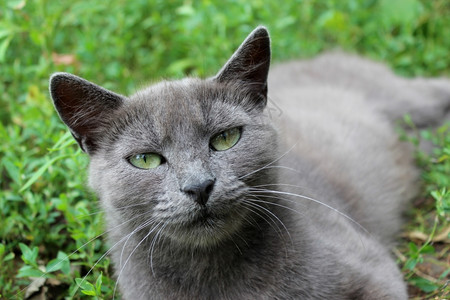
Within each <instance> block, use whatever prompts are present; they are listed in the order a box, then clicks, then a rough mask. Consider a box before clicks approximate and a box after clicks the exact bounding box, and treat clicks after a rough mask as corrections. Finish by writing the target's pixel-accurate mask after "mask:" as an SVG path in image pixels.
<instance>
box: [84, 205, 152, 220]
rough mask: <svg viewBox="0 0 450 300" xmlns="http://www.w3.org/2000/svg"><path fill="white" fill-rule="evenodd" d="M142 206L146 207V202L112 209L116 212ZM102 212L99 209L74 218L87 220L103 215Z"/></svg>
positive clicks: (102, 210)
mask: <svg viewBox="0 0 450 300" xmlns="http://www.w3.org/2000/svg"><path fill="white" fill-rule="evenodd" d="M142 205H148V202H147V201H146V202H142V203H136V204H130V205H125V206H119V207H114V208H115V209H117V210H122V209H128V208H131V207H136V206H142ZM104 212H105V210H104V209H99V210H97V211H94V212H92V213H89V214H83V215H78V216H76V218H77V219H82V218H87V217H90V216H93V215H98V214H101V213H104Z"/></svg>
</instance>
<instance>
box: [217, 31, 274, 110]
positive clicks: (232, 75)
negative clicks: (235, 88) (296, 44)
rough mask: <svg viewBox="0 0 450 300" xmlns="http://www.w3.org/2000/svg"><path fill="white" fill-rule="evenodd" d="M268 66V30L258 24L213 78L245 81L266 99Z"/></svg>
mask: <svg viewBox="0 0 450 300" xmlns="http://www.w3.org/2000/svg"><path fill="white" fill-rule="evenodd" d="M269 66H270V37H269V32H268V31H267V29H266V28H265V27H263V26H259V27H257V28H256V29H255V30H253V31H252V33H250V35H249V36H248V37H247V38H246V39H245V40H244V42H243V43H242V44H241V45H240V46H239V48H238V49H237V50H236V52H235V53H234V54H233V56H231V58H230V59H229V60H228V62H227V63H226V64H225V65H224V66H223V67H222V69H221V70H220V71H219V73H218V74H217V75H216V76H215V77H214V79H215V80H217V81H218V82H229V81H242V82H243V83H247V84H248V86H249V87H251V88H252V89H253V90H254V91H255V92H257V93H258V94H259V95H262V96H263V98H264V100H265V101H266V98H267V75H268V73H269Z"/></svg>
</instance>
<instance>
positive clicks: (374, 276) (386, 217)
mask: <svg viewBox="0 0 450 300" xmlns="http://www.w3.org/2000/svg"><path fill="white" fill-rule="evenodd" d="M269 60H270V45H269V37H268V33H267V31H266V29H265V28H263V27H258V28H257V29H255V31H253V32H252V33H251V34H250V35H249V37H248V38H247V39H246V40H245V41H244V43H243V44H242V45H241V47H240V48H239V49H238V50H237V51H236V53H235V54H234V55H233V56H232V58H231V59H230V60H229V62H228V63H227V64H226V65H225V66H224V67H223V68H222V69H221V71H220V72H219V73H218V74H217V75H216V76H215V77H213V78H210V79H206V80H200V79H190V78H189V79H184V80H181V81H164V82H161V83H159V84H156V85H153V86H150V87H149V88H147V89H144V90H142V91H140V92H138V93H136V94H135V95H133V96H131V97H128V98H127V97H123V96H120V95H117V94H114V93H112V92H109V91H106V90H104V89H102V88H100V87H98V86H96V85H94V84H92V83H88V82H87V81H85V80H83V79H80V78H78V77H76V76H74V75H71V74H66V73H57V74H55V75H53V76H52V78H51V83H50V90H51V93H52V98H53V100H54V103H55V107H56V109H57V110H58V112H59V114H60V116H61V118H62V120H63V121H64V122H65V123H66V124H67V125H68V126H69V128H70V130H71V131H72V133H73V134H74V136H75V138H76V139H77V141H78V142H79V143H80V145H81V146H82V147H83V149H84V150H85V151H86V152H87V153H88V154H89V155H90V161H91V163H90V181H89V182H90V186H91V187H92V188H93V189H94V190H95V191H96V192H97V194H98V196H99V198H100V200H101V204H102V206H103V208H104V210H105V212H106V219H107V225H108V228H109V230H111V231H110V234H109V237H108V238H109V244H110V246H111V249H112V260H113V262H114V264H115V269H116V275H117V277H118V283H119V287H120V291H121V293H122V294H123V297H124V298H125V299H129V300H130V299H133V300H134V299H377V300H378V299H406V298H407V294H406V288H405V284H404V282H403V279H402V275H401V273H400V271H399V270H398V267H397V266H396V264H395V262H394V260H393V259H392V257H391V255H390V253H389V250H388V247H389V246H390V245H391V243H392V242H393V239H394V237H395V234H396V233H397V232H398V231H399V229H400V226H401V213H402V211H403V210H404V208H405V207H407V203H408V200H410V199H411V198H412V197H413V196H414V195H415V193H416V185H417V184H416V183H417V170H416V169H415V167H414V165H413V162H412V158H411V149H410V148H409V147H408V145H405V144H402V143H400V142H399V141H398V138H397V135H396V134H395V132H394V130H393V127H394V126H393V123H394V121H395V120H396V119H398V118H399V117H401V116H402V115H403V114H404V113H405V112H409V113H411V115H412V117H413V119H414V120H415V121H417V122H418V123H419V124H420V125H426V124H431V123H433V122H435V121H436V120H437V119H439V118H443V116H444V115H445V111H446V110H448V108H449V106H450V91H449V89H450V84H449V83H448V81H445V80H426V79H412V80H407V79H403V78H399V77H397V76H395V75H394V74H392V73H391V72H390V71H389V70H388V69H387V68H385V67H383V66H381V65H379V64H377V63H374V62H371V61H368V60H365V59H362V58H358V57H356V56H349V55H345V54H342V53H331V54H325V55H323V56H321V57H319V58H317V59H314V60H311V61H300V62H290V63H285V64H281V65H278V66H276V67H275V68H274V70H272V71H271V76H270V78H269V95H267V82H266V78H267V72H268V67H269ZM268 100H269V101H268ZM268 102H269V108H266V104H267V103H268ZM271 102H274V103H276V105H277V106H278V107H279V108H280V110H281V114H280V115H279V116H273V114H269V113H268V112H269V111H270V109H271V108H270V105H272V104H270V103H271ZM102 103H105V104H103V105H102ZM233 127H242V136H241V138H240V140H239V142H238V143H237V144H236V145H235V146H234V147H232V148H231V149H229V150H226V151H213V150H211V148H210V146H209V141H210V139H211V137H212V136H214V135H215V134H218V133H220V132H221V131H223V130H226V129H229V128H233ZM145 152H156V153H159V154H161V155H162V156H164V158H165V159H166V162H165V163H163V164H162V165H160V166H159V167H157V168H155V169H151V170H141V169H137V168H135V167H133V166H132V165H130V164H129V163H128V161H127V158H128V157H129V156H130V155H133V154H138V153H145ZM211 179H214V180H215V183H214V187H213V190H212V192H211V194H210V197H209V199H208V201H207V202H206V204H205V205H200V204H199V203H197V202H195V201H193V200H192V197H190V196H189V195H187V194H186V193H185V192H183V186H186V185H192V184H194V185H195V184H198V183H201V182H204V181H205V180H211ZM319 202H320V203H319ZM363 227H364V228H365V229H363Z"/></svg>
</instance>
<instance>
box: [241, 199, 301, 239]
mask: <svg viewBox="0 0 450 300" xmlns="http://www.w3.org/2000/svg"><path fill="white" fill-rule="evenodd" d="M251 196H253V195H251ZM252 200H253V199H252ZM252 200H247V201H249V202H250V203H251V204H252V205H255V206H258V207H259V208H261V209H262V210H264V211H265V212H267V213H268V214H270V215H271V216H272V217H274V218H275V219H276V220H277V221H278V222H279V223H280V224H281V226H283V228H284V229H285V231H286V233H287V235H288V236H289V239H290V241H291V242H292V237H291V234H290V232H289V230H288V229H287V227H286V225H285V224H284V223H283V221H281V220H280V218H278V216H277V215H276V214H274V213H273V212H271V211H270V210H269V209H267V208H265V207H264V206H262V205H258V204H256V203H254V202H253V201H252ZM261 202H266V201H262V200H261ZM267 204H270V202H267Z"/></svg>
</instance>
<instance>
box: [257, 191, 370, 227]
mask: <svg viewBox="0 0 450 300" xmlns="http://www.w3.org/2000/svg"><path fill="white" fill-rule="evenodd" d="M250 190H251V192H252V193H272V194H277V195H285V196H293V197H297V198H302V199H305V200H308V201H311V202H314V203H317V204H319V205H322V206H323V207H326V208H327V209H329V210H331V211H333V212H335V213H337V214H339V215H340V216H342V217H344V218H346V219H347V220H349V221H350V222H352V223H353V224H355V225H356V226H358V227H359V228H360V229H361V230H363V231H364V232H365V233H366V234H368V235H370V232H369V231H368V230H367V229H366V228H364V226H362V225H361V224H360V223H359V222H357V221H356V220H355V219H353V218H352V217H350V216H349V215H347V214H345V213H343V212H341V211H340V210H338V209H336V208H334V207H333V206H331V205H328V204H326V203H324V202H322V201H320V200H317V199H314V198H311V197H308V196H304V195H300V194H295V193H290V192H282V191H275V190H268V189H259V188H250ZM276 199H280V200H285V201H288V202H291V203H297V202H296V201H294V200H291V199H285V198H276ZM294 211H295V210H294Z"/></svg>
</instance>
